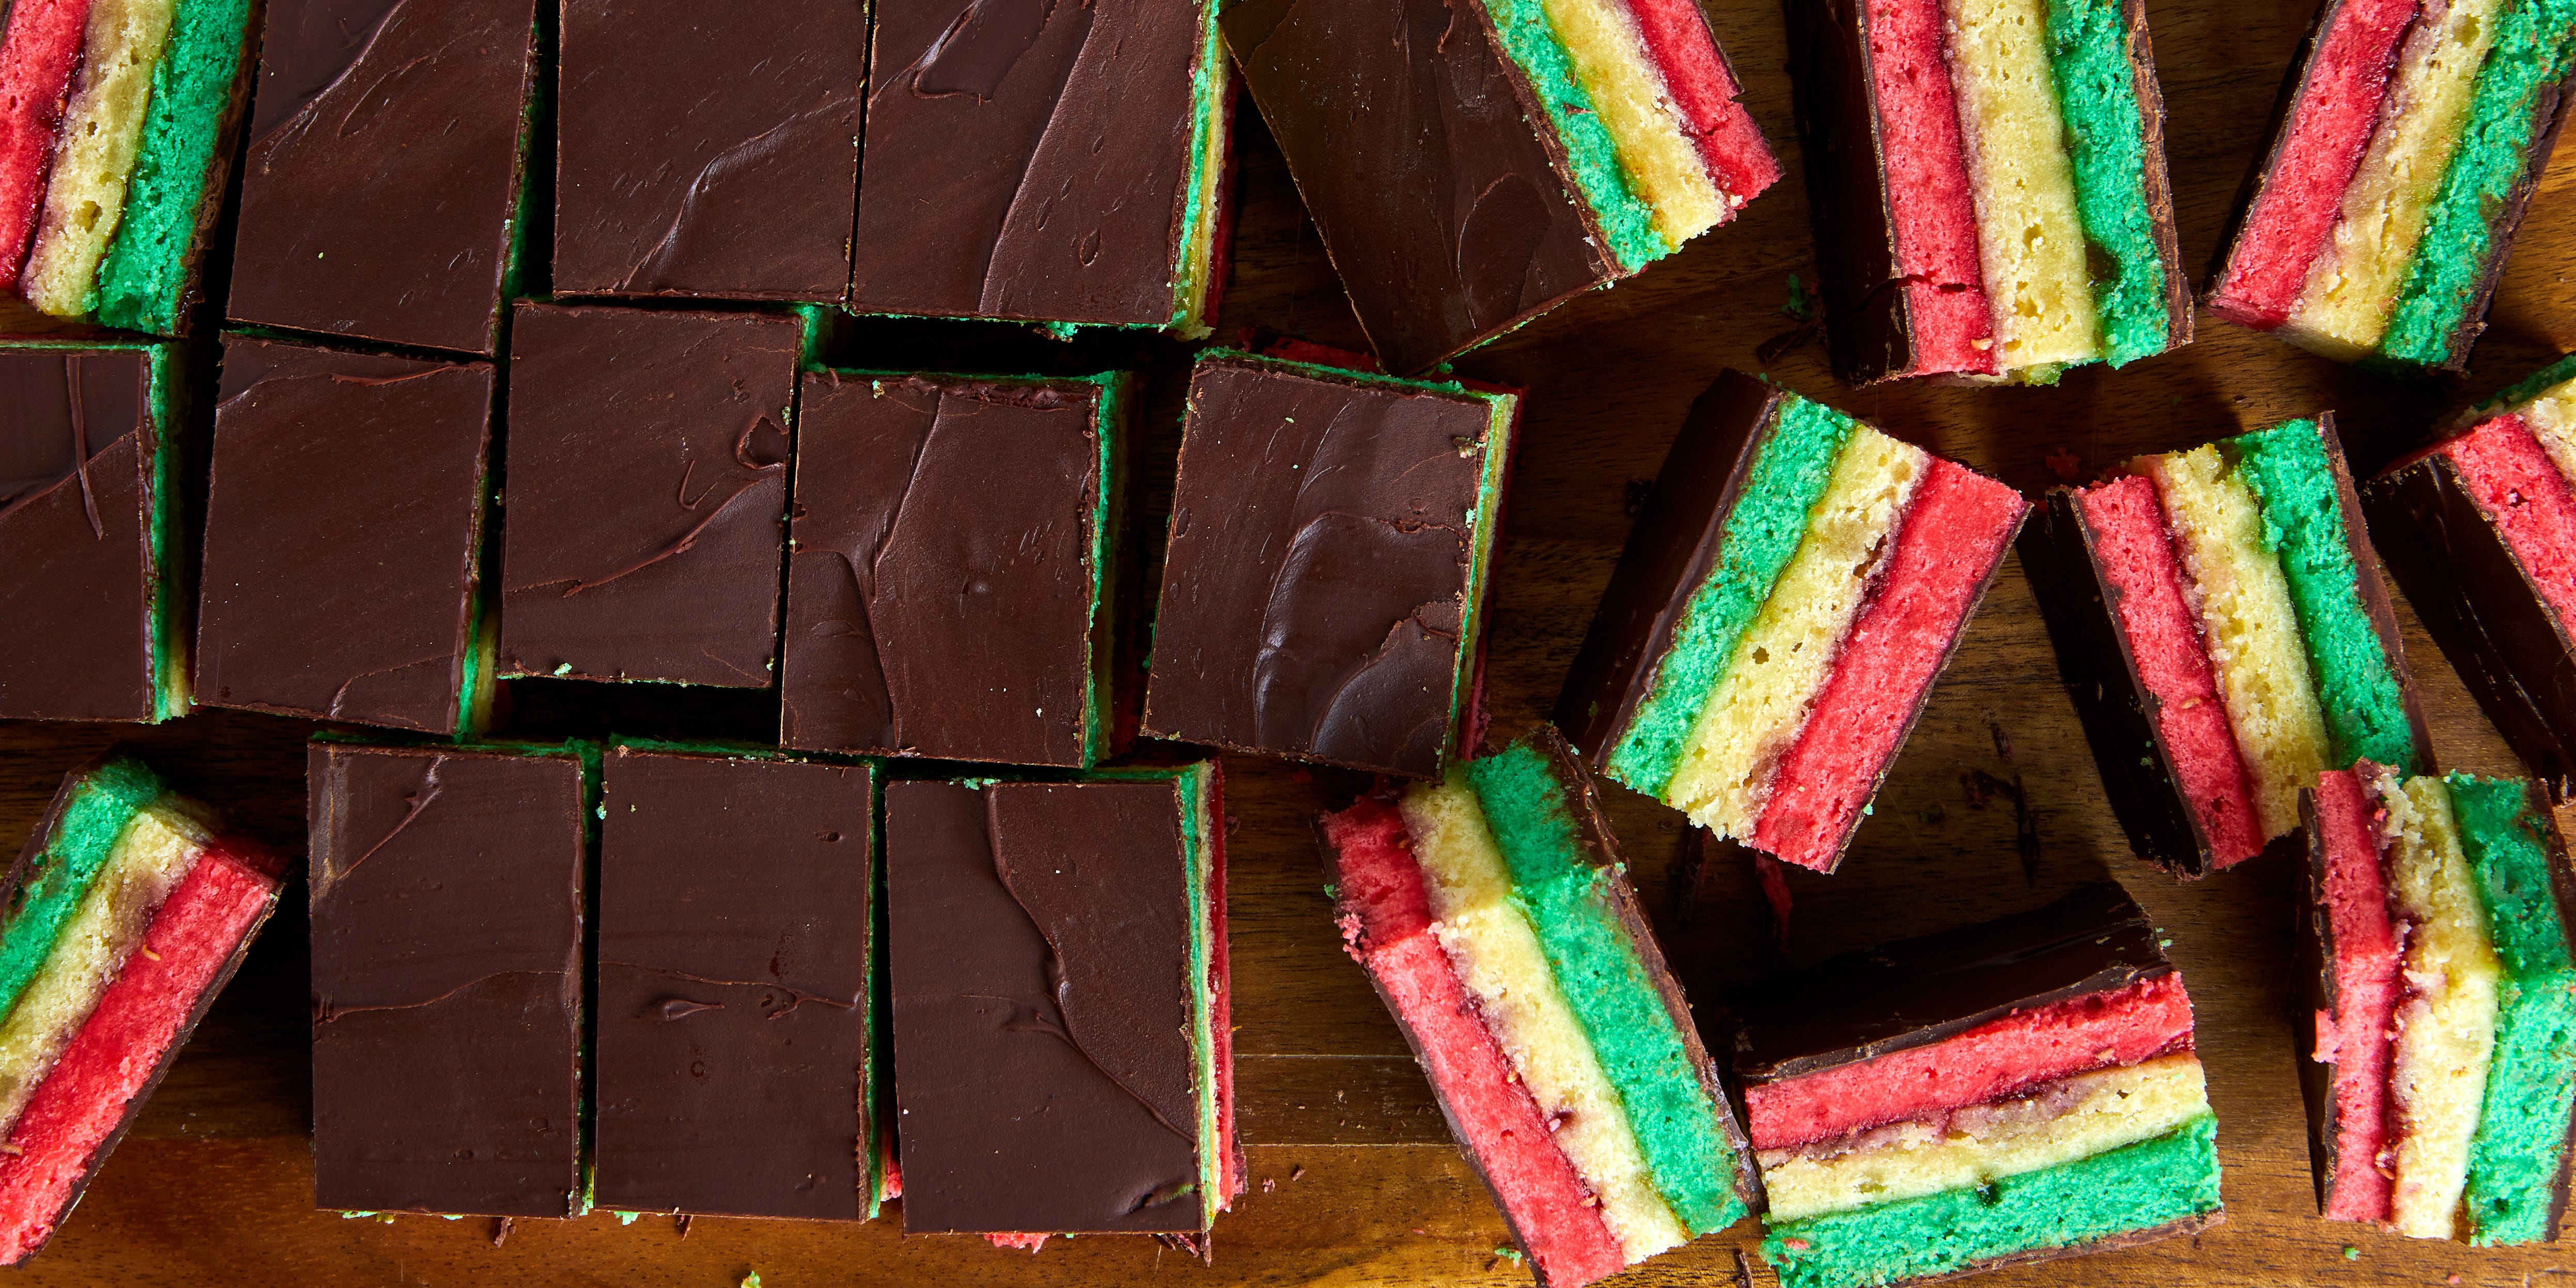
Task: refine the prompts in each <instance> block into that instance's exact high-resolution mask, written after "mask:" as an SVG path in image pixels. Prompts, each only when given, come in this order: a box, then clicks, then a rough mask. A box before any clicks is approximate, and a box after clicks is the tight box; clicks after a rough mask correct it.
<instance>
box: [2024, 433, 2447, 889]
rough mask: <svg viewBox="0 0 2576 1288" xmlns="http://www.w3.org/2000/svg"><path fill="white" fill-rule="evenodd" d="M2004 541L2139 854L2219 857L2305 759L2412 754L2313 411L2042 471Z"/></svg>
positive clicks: (2336, 464) (2336, 462)
mask: <svg viewBox="0 0 2576 1288" xmlns="http://www.w3.org/2000/svg"><path fill="white" fill-rule="evenodd" d="M2022 561H2023V566H2024V568H2025V569H2027V570H2028V572H2029V573H2030V577H2031V583H2032V588H2033V589H2034V590H2035V591H2036V592H2037V593H2038V596H2039V603H2040V610H2041V613H2042V615H2043V616H2044V617H2045V618H2046V619H2047V622H2048V629H2049V636H2050V638H2051V640H2052V641H2053V642H2054V643H2055V645H2056V648H2057V661H2058V667H2059V670H2060V671H2061V672H2062V674H2063V677H2064V679H2065V681H2066V691H2067V693H2068V695H2069V696H2070V697H2072V698H2073V699H2074V701H2075V710H2076V714H2077V715H2078V716H2080V717H2082V719H2083V721H2084V729H2085V735H2086V737H2088V738H2089V739H2091V741H2092V744H2093V757H2094V762H2095V764H2096V765H2098V766H2099V767H2100V769H2101V772H2102V782H2103V786H2104V788H2105V789H2106V790H2107V791H2108V792H2109V793H2110V797H2111V807H2112V811H2113V812H2114V813H2115V814H2117V815H2118V816H2119V819H2120V825H2121V827H2122V828H2124V829H2126V831H2127V832H2128V835H2129V844H2130V846H2131V847H2132V848H2133V849H2134V850H2135V851H2136V852H2137V854H2138V855H2139V856H2140V857H2142V858H2145V859H2148V860H2150V861H2152V862H2155V863H2158V864H2161V865H2163V866H2165V867H2167V868H2169V869H2171V870H2173V871H2175V872H2177V873H2179V874H2182V875H2185V876H2198V875H2200V874H2202V873H2205V872H2208V871H2210V870H2211V869H2213V868H2223V867H2227V866H2229V865H2230V864H2234V863H2239V862H2242V861H2244V860H2246V859H2249V858H2252V857H2254V855H2256V854H2257V853H2260V852H2261V851H2262V850H2263V848H2264V847H2265V846H2266V845H2267V844H2269V843H2270V842H2271V841H2273V840H2274V839H2276V838H2279V837H2282V836H2286V835H2288V834H2290V833H2291V832H2293V831H2295V830H2296V829H2297V828H2298V826H2299V803H2298V802H2299V792H2300V790H2301V789H2303V788H2305V787H2306V786H2308V785H2309V784H2311V783H2313V782H2315V781H2316V775H2317V773H2318V772H2319V771H2321V770H2326V769H2340V768H2348V767H2350V766H2351V765H2352V763H2353V762H2354V761H2356V760H2362V759H2369V760H2375V761H2378V762H2380V763H2382V764H2392V765H2401V766H2406V767H2409V768H2424V767H2428V766H2430V764H2431V763H2432V753H2431V751H2430V750H2429V744H2428V743H2427V742H2426V739H2425V733H2424V717H2423V713H2422V711H2420V710H2419V709H2418V707H2417V703H2416V698H2415V689H2414V682H2413V681H2412V680H2411V679H2410V678H2409V677H2408V675H2407V673H2406V664H2405V658H2404V656H2403V655H2402V654H2401V653H2400V652H2399V649H2398V643H2397V625H2396V618H2395V616H2394V614H2393V612H2392V610H2391V609H2390V607H2389V602H2388V589H2387V587H2386V586H2385V585H2384V584H2383V583H2382V582H2381V581H2380V577H2379V559H2378V556H2377V555H2376V554H2375V553H2374V552H2373V551H2372V549H2371V545H2370V538H2369V536H2368V534H2366V533H2365V532H2364V531H2363V530H2362V523H2361V513H2360V507H2359V504H2358V502H2357V500H2356V498H2355V497H2354V495H2353V488H2352V477H2351V475H2350V473H2349V472H2348V471H2347V470H2346V468H2345V466H2344V460H2343V449H2342V448H2341V446H2340V445H2338V443H2337V442H2336V439H2335V433H2334V418H2333V416H2332V415H2331V414H2330V413H2320V414H2319V415H2318V416H2317V418H2316V419H2314V420H2294V421H2289V422H2286V423H2284V424H2280V425H2276V426H2274V427H2272V428H2270V429H2266V430H2261V431H2258V432H2256V433H2251V434H2240V435H2238V436H2236V437H2234V438H2229V439H2222V440H2220V441H2218V442H2215V443H2209V444H2205V445H2203V446H2200V447H2196V448H2193V449H2191V450H2189V451H2183V452H2169V453H2166V454H2164V455H2161V456H2141V457H2138V458H2136V459H2135V460H2132V461H2130V462H2128V463H2127V465H2126V466H2125V467H2124V469H2123V471H2122V472H2120V473H2119V474H2118V475H2117V476H2116V477H2113V478H2111V479H2109V480H2108V481H2106V482H2102V483H2098V484H2095V485H2093V486H2090V487H2062V488H2058V489H2055V490H2054V491H2052V492H2050V493H2049V496H2048V508H2047V513H2046V517H2045V519H2044V520H2043V522H2041V523H2040V524H2038V525H2037V526H2035V527H2033V528H2032V530H2031V532H2030V534H2029V535H2028V536H2027V537H2026V538H2025V539H2024V540H2023V542H2022Z"/></svg>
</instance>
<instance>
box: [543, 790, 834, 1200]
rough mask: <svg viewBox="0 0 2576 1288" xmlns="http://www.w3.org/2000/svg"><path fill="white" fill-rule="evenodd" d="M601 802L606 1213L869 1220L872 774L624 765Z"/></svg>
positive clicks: (597, 1161) (601, 1106)
mask: <svg viewBox="0 0 2576 1288" xmlns="http://www.w3.org/2000/svg"><path fill="white" fill-rule="evenodd" d="M601 799H602V804H603V805H604V806H605V808H606V810H607V814H606V817H605V818H604V819H603V821H602V823H601V828H600V849H599V984H598V995H597V998H598V1000H597V1002H596V1006H597V1009H598V1022H597V1031H598V1038H597V1043H598V1045H597V1048H596V1050H597V1061H598V1075H597V1088H596V1091H595V1093H594V1094H595V1097H596V1106H597V1108H596V1114H597V1117H596V1119H595V1127H594V1128H593V1130H594V1132H595V1136H594V1139H593V1142H592V1151H593V1159H594V1162H593V1166H594V1167H595V1169H596V1180H595V1184H596V1186H597V1190H596V1199H597V1201H598V1202H599V1203H600V1204H601V1205H602V1206H605V1207H610V1208H620V1209H625V1210H629V1211H656V1212H659V1211H680V1212H708V1213H723V1214H728V1215H736V1216H772V1217H802V1218H811V1219H831V1220H845V1221H846V1220H856V1219H858V1218H860V1217H861V1216H864V1215H865V1214H866V1208H867V1203H866V1202H865V1196H864V1195H863V1194H862V1189H863V1183H864V1182H865V1181H866V1179H867V1176H866V1168H865V1166H864V1162H863V1160H865V1159H867V1158H868V1157H869V1156H870V1154H871V1152H872V1151H873V1149H874V1148H875V1141H874V1139H873V1136H872V1134H871V1131H870V1124H869V1121H868V1116H869V1104H868V1097H869V1094H870V1090H871V1089H870V1087H869V1086H868V1077H867V1070H868V1064H869V1050H868V1024H869V1019H870V1015H869V998H868V988H869V984H868V979H869V974H868V967H869V954H870V950H871V941H870V937H869V918H870V915H871V909H870V906H869V887H870V884H871V882H872V880H873V876H874V872H875V868H874V866H873V862H872V856H871V850H872V849H873V846H872V840H873V838H872V836H871V835H870V829H871V818H870V815H871V813H872V811H873V810H874V808H875V799H874V795H873V791H872V787H871V784H870V775H869V771H868V770H867V769H866V768H865V767H864V766H841V765H811V764H800V763H797V762H793V761H778V760H727V759H722V758H718V757H712V756H688V755H670V754H663V753H656V752H643V751H635V750H630V749H627V748H622V747H621V748H617V749H614V750H612V751H610V752H609V754H608V757H607V766H606V770H605V773H604V775H603V788H602V796H601Z"/></svg>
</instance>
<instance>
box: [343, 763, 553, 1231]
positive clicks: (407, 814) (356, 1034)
mask: <svg viewBox="0 0 2576 1288" xmlns="http://www.w3.org/2000/svg"><path fill="white" fill-rule="evenodd" d="M307 770H308V773H307V790H308V792H309V793H310V803H309V806H308V808H309V810H310V817H311V828H312V840H311V895H312V914H313V1166H314V1181H313V1202H314V1204H315V1205H316V1206H318V1207H324V1208H340V1209H343V1210H349V1211H369V1212H396V1211H400V1212H449V1213H483V1214H489V1215H495V1216H566V1215H569V1214H571V1212H572V1211H573V1210H574V1209H575V1207H576V1206H577V1205H578V1204H579V1202H580V1199H581V1076H580V1074H581V993H582V979H581V975H582V970H581V967H582V942H581V940H582V935H581V922H582V879H583V872H582V869H583V860H584V857H585V850H586V849H587V848H588V847H587V844H586V841H585V835H584V834H585V828H584V822H585V819H584V814H585V810H584V808H583V805H584V802H583V790H582V767H581V762H580V761H578V760H575V759H573V758H571V757H569V756H531V755H514V754H509V753H499V752H472V751H454V750H443V749H437V748H419V749H396V748H375V747H355V746H346V745H338V744H329V743H323V744H316V745H315V746H314V747H313V748H312V751H311V753H310V755H309V757H308V762H307Z"/></svg>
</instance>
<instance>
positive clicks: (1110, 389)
mask: <svg viewBox="0 0 2576 1288" xmlns="http://www.w3.org/2000/svg"><path fill="white" fill-rule="evenodd" d="M1088 383H1090V384H1093V385H1096V386H1098V387H1099V389H1100V403H1099V406H1098V409H1097V410H1095V411H1094V412H1093V413H1092V422H1091V426H1092V434H1093V436H1094V437H1095V438H1097V439H1098V440H1099V444H1100V465H1099V470H1100V486H1099V487H1097V488H1095V489H1093V497H1092V511H1091V551H1090V559H1091V630H1090V633H1089V634H1088V635H1087V636H1086V637H1085V639H1084V643H1083V648H1084V651H1085V652H1087V653H1088V654H1089V655H1090V659H1091V666H1090V674H1091V682H1090V684H1089V685H1088V686H1086V687H1085V688H1084V689H1083V691H1082V763H1083V764H1085V765H1096V764H1099V763H1100V762H1101V761H1103V760H1106V759H1108V757H1109V753H1110V747H1109V741H1110V734H1111V732H1112V731H1111V729H1110V727H1109V726H1110V720H1111V717H1110V702H1111V694H1112V688H1111V686H1112V684H1113V683H1114V679H1113V677H1112V676H1111V674H1110V671H1111V668H1112V667H1113V666H1115V665H1116V663H1117V653H1118V647H1117V645H1118V623H1117V618H1116V616H1115V610H1116V608H1117V606H1118V573H1119V566H1118V538H1119V533H1120V528H1121V526H1122V524H1121V520H1122V519H1123V518H1124V516H1125V515H1126V513H1127V471H1126V469H1125V468H1124V467H1125V465H1126V460H1127V457H1126V453H1125V452H1124V451H1123V450H1121V442H1122V440H1123V439H1124V438H1125V436H1126V432H1127V406H1128V403H1129V402H1131V401H1132V400H1133V399H1134V397H1135V392H1136V377H1135V376H1134V375H1133V374H1131V373H1128V372H1124V371H1108V372H1103V373H1101V374H1099V375H1096V376H1092V377H1090V379H1089V381H1088Z"/></svg>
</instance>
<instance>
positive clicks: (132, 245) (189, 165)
mask: <svg viewBox="0 0 2576 1288" xmlns="http://www.w3.org/2000/svg"><path fill="white" fill-rule="evenodd" d="M250 10H251V6H250V0H181V3H180V5H179V9H178V12H177V13H176V14H175V15H173V17H172V19H171V28H170V36H169V42H168V44H167V46H166V47H165V48H164V50H163V52H162V56H161V61H160V62H159V64H157V65H156V66H155V67H154V68H153V70H152V100H151V106H150V108H149V109H147V113H146V115H145V117H144V123H143V142H142V146H141V150H140V151H139V152H138V153H137V154H136V156H135V161H134V170H133V173H132V174H131V175H130V176H129V177H128V178H127V180H126V187H125V214H124V218H123V220H122V221H121V222H120V223H119V224H118V226H117V233H116V240H115V241H114V242H113V243H111V244H110V245H109V247H108V250H107V257H106V259H105V261H104V262H102V263H101V264H100V265H99V270H98V290H97V303H96V305H95V308H94V309H93V311H94V312H95V313H96V314H97V315H98V320H99V321H101V322H104V323H107V324H108V325H110V326H121V327H127V328H131V329H133V330H136V331H149V332H152V333H154V334H158V335H171V334H175V333H176V332H177V331H178V329H179V322H180V317H179V311H180V308H181V307H182V305H183V303H184V300H183V297H184V295H185V294H186V291H187V286H188V275H189V270H190V268H191V261H192V260H193V259H194V258H195V254H194V252H195V250H196V244H197V234H198V230H199V229H200V228H201V227H203V226H204V222H205V221H204V218H203V216H204V215H205V214H206V206H207V203H208V200H209V199H210V198H211V197H215V196H218V195H220V193H221V191H222V188H223V184H224V178H225V176H224V174H223V166H222V164H221V163H220V158H219V156H218V153H219V152H221V151H222V149H221V147H220V144H221V143H222V140H223V131H224V127H225V126H226V125H227V124H228V123H230V122H231V120H232V119H233V111H232V104H233V88H234V86H235V85H237V84H240V83H241V70H242V62H243V52H244V49H245V48H246V47H247V45H248V43H249V38H250Z"/></svg>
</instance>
